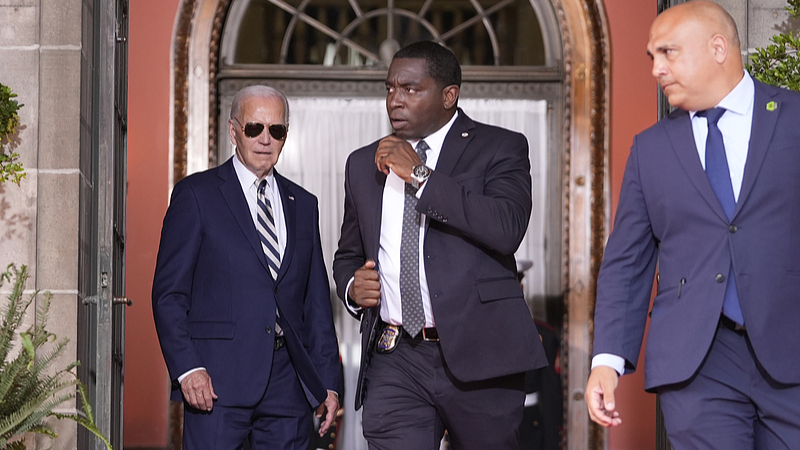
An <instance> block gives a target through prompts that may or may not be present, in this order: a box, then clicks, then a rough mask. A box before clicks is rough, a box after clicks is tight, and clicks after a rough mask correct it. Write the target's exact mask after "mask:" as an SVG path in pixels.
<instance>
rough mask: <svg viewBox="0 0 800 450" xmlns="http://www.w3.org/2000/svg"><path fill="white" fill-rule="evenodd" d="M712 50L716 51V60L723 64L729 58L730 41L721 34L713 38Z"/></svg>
mask: <svg viewBox="0 0 800 450" xmlns="http://www.w3.org/2000/svg"><path fill="white" fill-rule="evenodd" d="M711 48H712V49H713V50H714V60H715V61H716V62H717V63H718V64H722V63H724V62H725V60H726V59H727V58H728V39H726V38H725V36H723V35H721V34H715V35H714V36H713V37H711Z"/></svg>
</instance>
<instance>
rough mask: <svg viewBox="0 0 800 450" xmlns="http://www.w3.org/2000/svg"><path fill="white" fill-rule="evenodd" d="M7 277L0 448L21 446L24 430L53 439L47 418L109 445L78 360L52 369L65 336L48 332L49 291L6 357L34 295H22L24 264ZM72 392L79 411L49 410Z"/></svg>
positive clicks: (0, 276) (0, 337)
mask: <svg viewBox="0 0 800 450" xmlns="http://www.w3.org/2000/svg"><path fill="white" fill-rule="evenodd" d="M12 277H13V283H14V284H13V288H12V291H11V295H10V296H9V297H8V304H7V305H6V307H5V308H4V309H3V311H2V323H0V450H17V449H24V448H25V445H24V442H23V441H22V436H23V434H24V433H35V434H41V435H45V436H49V437H51V438H55V437H57V436H58V434H57V433H56V432H55V430H53V429H52V428H51V427H50V426H48V425H47V424H46V423H45V422H44V419H46V418H47V417H55V418H58V419H70V420H74V421H75V422H77V423H79V424H81V425H82V426H84V427H85V428H86V429H88V430H89V431H91V432H93V433H94V434H95V435H96V436H97V437H98V438H99V439H100V440H102V441H103V442H104V443H105V444H106V446H107V447H108V448H109V449H111V444H110V443H109V442H108V440H107V439H106V438H105V437H104V436H102V434H101V433H100V431H99V430H98V429H97V426H96V425H95V423H94V416H93V415H92V409H91V407H90V406H89V401H88V399H87V398H86V389H85V387H84V386H83V384H81V382H80V381H79V380H78V378H77V376H76V375H75V373H74V371H73V369H74V368H75V367H76V366H77V365H78V362H77V361H75V362H72V363H70V364H68V365H67V366H66V367H64V368H61V369H56V370H52V368H51V365H52V364H53V362H54V361H55V359H56V358H57V357H59V356H60V355H61V354H62V353H63V351H64V349H65V348H66V345H67V342H68V340H67V339H58V338H57V337H56V335H55V334H53V333H51V332H49V331H47V328H46V326H47V313H48V310H49V308H50V294H49V293H47V294H45V295H44V297H43V301H42V302H41V304H40V305H39V307H38V308H37V311H36V320H35V322H34V324H33V325H31V326H30V327H28V328H27V329H26V330H25V331H23V332H21V333H19V339H20V340H19V342H20V344H21V348H20V350H19V353H18V354H17V355H16V356H14V357H13V358H9V355H10V354H11V351H12V348H13V344H14V338H15V337H16V336H17V333H18V330H19V329H20V328H21V327H22V320H23V318H24V316H25V311H26V309H27V308H28V307H29V306H30V305H31V303H32V302H33V300H34V299H35V298H36V296H37V295H38V291H37V292H34V293H33V294H31V295H30V296H28V297H27V298H25V296H24V286H25V281H26V280H27V278H28V272H27V268H26V267H25V266H22V267H21V268H20V269H17V268H16V267H15V266H14V265H13V264H12V265H9V266H8V268H7V270H6V271H5V272H3V273H0V286H2V285H3V282H4V281H5V282H11V281H12ZM76 391H77V393H78V394H79V395H80V396H81V400H83V403H82V404H83V414H82V415H78V414H61V413H55V412H53V410H54V409H55V408H57V407H58V406H60V405H62V404H64V403H66V402H68V401H70V400H72V399H74V398H75V396H76Z"/></svg>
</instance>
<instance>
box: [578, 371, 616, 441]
mask: <svg viewBox="0 0 800 450" xmlns="http://www.w3.org/2000/svg"><path fill="white" fill-rule="evenodd" d="M618 382H619V374H618V373H617V371H616V370H614V369H612V368H611V367H608V366H597V367H595V368H594V369H592V373H590V374H589V381H588V382H587V383H586V405H587V406H588V407H589V417H591V418H592V420H593V421H595V422H596V423H597V424H598V425H601V426H604V427H615V426H617V425H619V424H621V423H622V419H620V418H619V412H617V411H616V409H615V408H616V404H614V390H615V389H616V388H617V383H618Z"/></svg>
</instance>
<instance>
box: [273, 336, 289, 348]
mask: <svg viewBox="0 0 800 450" xmlns="http://www.w3.org/2000/svg"><path fill="white" fill-rule="evenodd" d="M285 346H286V336H275V350H280V349H282V348H283V347H285Z"/></svg>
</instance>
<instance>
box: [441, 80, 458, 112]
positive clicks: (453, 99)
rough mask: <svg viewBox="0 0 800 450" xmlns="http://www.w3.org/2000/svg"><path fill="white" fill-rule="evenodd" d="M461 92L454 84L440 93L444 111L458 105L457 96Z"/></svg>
mask: <svg viewBox="0 0 800 450" xmlns="http://www.w3.org/2000/svg"><path fill="white" fill-rule="evenodd" d="M459 92H461V90H460V89H459V88H458V86H456V85H455V84H451V85H450V86H447V87H446V88H444V90H443V91H442V94H443V95H444V109H452V108H453V107H454V106H455V105H456V103H458V94H459Z"/></svg>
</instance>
